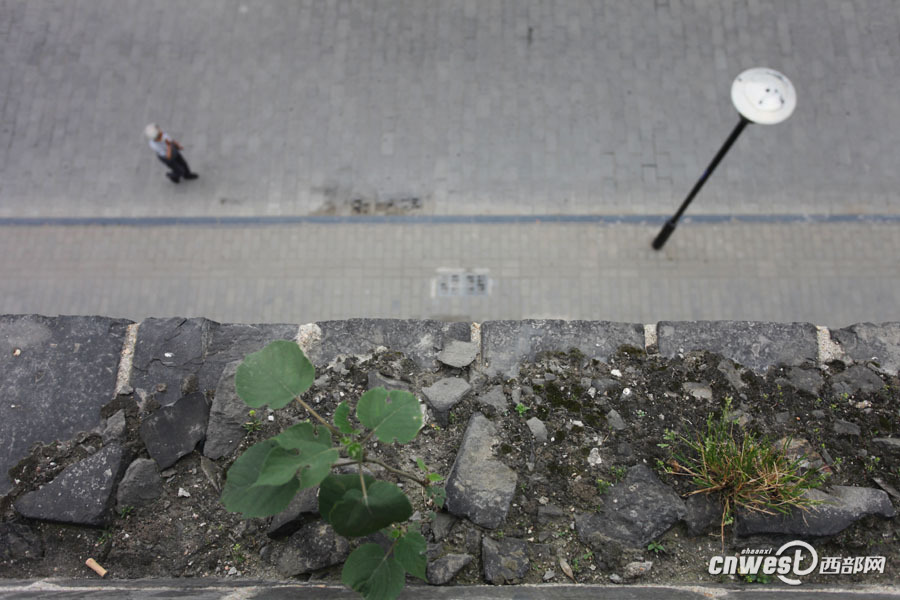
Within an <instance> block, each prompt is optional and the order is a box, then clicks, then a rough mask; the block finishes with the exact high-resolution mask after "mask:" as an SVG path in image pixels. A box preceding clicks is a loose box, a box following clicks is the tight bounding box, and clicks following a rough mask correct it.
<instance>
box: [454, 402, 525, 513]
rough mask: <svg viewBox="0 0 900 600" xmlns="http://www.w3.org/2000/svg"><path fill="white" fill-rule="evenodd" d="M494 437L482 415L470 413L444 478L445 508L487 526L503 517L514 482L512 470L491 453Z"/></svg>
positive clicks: (495, 430)
mask: <svg viewBox="0 0 900 600" xmlns="http://www.w3.org/2000/svg"><path fill="white" fill-rule="evenodd" d="M496 436H497V429H496V427H495V426H494V424H493V423H491V422H490V421H488V420H487V418H485V416H484V415H482V414H481V413H475V414H474V415H472V418H471V419H470V420H469V425H468V427H467V429H466V433H465V435H464V436H463V441H462V444H461V445H460V449H459V452H458V453H457V455H456V460H455V461H454V463H453V467H452V469H451V470H450V476H449V477H448V478H447V501H446V505H445V507H446V509H447V510H448V511H449V512H450V513H452V514H454V515H456V516H459V517H466V518H468V519H469V520H470V521H472V522H473V523H475V524H476V525H480V526H482V527H486V528H488V529H494V528H496V527H499V526H500V525H501V524H502V523H503V521H505V520H506V515H507V513H508V512H509V507H510V504H511V503H512V499H513V496H514V495H515V492H516V481H517V477H516V472H515V471H513V470H512V469H510V468H509V467H507V466H506V465H504V464H503V463H502V462H500V461H499V460H497V459H496V458H494V456H493V452H492V450H491V448H492V446H493V445H494V443H495V442H496Z"/></svg>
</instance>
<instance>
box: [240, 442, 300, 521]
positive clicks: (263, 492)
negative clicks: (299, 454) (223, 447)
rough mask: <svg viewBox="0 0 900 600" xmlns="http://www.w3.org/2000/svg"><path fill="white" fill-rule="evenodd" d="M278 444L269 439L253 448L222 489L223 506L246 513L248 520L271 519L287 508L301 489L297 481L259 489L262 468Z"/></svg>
mask: <svg viewBox="0 0 900 600" xmlns="http://www.w3.org/2000/svg"><path fill="white" fill-rule="evenodd" d="M277 447H278V443H277V442H275V441H274V440H266V441H264V442H260V443H258V444H254V445H253V446H250V447H249V448H248V449H247V451H246V452H244V453H243V454H242V455H241V456H240V457H239V458H238V459H237V460H236V461H234V464H233V465H231V468H230V469H228V479H227V480H226V481H225V488H224V489H223V490H222V503H223V504H224V505H225V508H226V509H227V510H229V511H231V512H240V513H243V514H244V516H245V517H269V516H271V515H276V514H278V513H280V512H281V511H282V510H284V509H285V508H287V506H288V504H290V503H291V500H292V499H293V498H294V495H295V494H296V493H297V490H299V489H300V482H299V481H297V479H296V478H291V479H290V480H289V481H287V482H285V483H283V484H281V485H264V486H258V485H256V482H257V480H258V478H259V474H260V471H261V470H262V465H263V463H264V462H265V460H266V458H267V457H268V455H269V453H270V452H271V450H272V449H273V448H277Z"/></svg>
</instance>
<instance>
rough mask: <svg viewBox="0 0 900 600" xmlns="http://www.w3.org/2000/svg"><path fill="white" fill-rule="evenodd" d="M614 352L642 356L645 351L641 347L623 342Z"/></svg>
mask: <svg viewBox="0 0 900 600" xmlns="http://www.w3.org/2000/svg"><path fill="white" fill-rule="evenodd" d="M616 354H618V355H622V356H635V357H637V356H644V355H645V354H646V351H645V350H644V349H643V348H638V347H637V346H631V345H629V344H623V345H621V346H619V348H618V350H616Z"/></svg>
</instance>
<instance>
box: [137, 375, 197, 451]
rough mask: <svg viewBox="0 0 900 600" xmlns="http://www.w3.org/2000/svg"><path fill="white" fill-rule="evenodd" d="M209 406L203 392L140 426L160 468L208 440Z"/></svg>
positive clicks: (153, 416)
mask: <svg viewBox="0 0 900 600" xmlns="http://www.w3.org/2000/svg"><path fill="white" fill-rule="evenodd" d="M208 420H209V406H208V405H207V404H206V398H205V397H204V396H203V394H202V393H200V392H195V393H193V394H189V395H187V396H184V397H183V398H181V399H180V400H178V401H177V402H176V403H175V404H173V405H171V406H164V407H163V408H160V409H159V410H157V411H156V412H154V413H153V414H152V415H150V416H149V417H147V418H146V419H145V420H144V422H143V423H141V439H142V440H143V441H144V445H145V446H146V447H147V451H148V452H149V453H150V456H151V457H152V458H153V459H154V460H156V462H157V463H158V464H159V468H160V469H165V468H168V467H171V466H172V465H174V464H175V463H176V462H177V461H178V459H179V458H181V457H182V456H186V455H188V454H190V453H191V452H193V451H194V447H195V446H196V445H197V444H198V443H199V442H200V441H201V440H203V438H205V437H206V427H207V423H208Z"/></svg>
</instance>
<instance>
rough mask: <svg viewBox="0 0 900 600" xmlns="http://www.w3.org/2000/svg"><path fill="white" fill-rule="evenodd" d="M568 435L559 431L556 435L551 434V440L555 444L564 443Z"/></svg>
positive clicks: (562, 430)
mask: <svg viewBox="0 0 900 600" xmlns="http://www.w3.org/2000/svg"><path fill="white" fill-rule="evenodd" d="M568 435H569V433H568V432H567V431H566V430H565V429H560V430H559V431H557V432H556V433H554V434H553V439H555V440H556V441H557V442H564V441H565V440H566V437H567V436H568Z"/></svg>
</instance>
